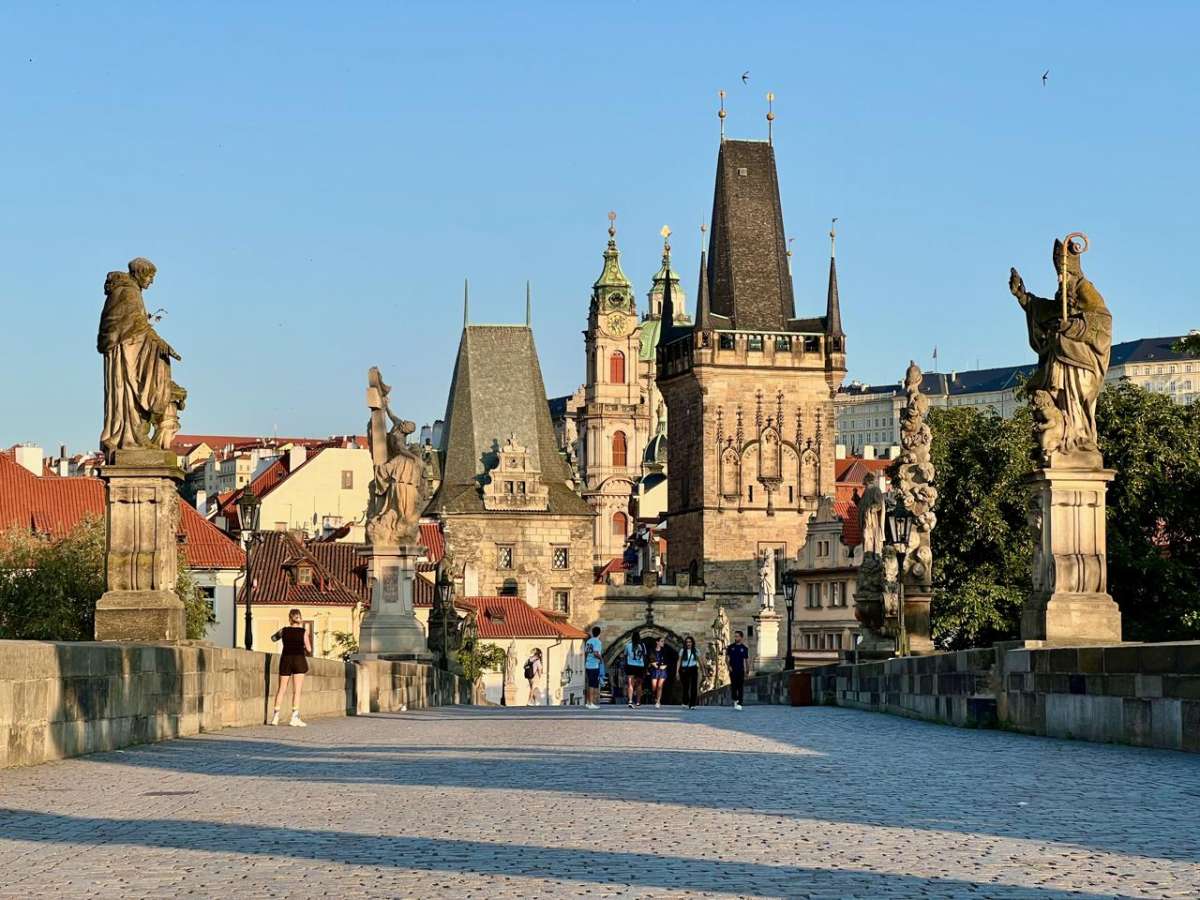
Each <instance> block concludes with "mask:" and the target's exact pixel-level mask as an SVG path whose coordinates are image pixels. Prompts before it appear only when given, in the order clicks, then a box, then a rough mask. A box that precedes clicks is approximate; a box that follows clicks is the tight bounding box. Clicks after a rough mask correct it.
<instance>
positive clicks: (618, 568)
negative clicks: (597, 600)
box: [595, 556, 625, 584]
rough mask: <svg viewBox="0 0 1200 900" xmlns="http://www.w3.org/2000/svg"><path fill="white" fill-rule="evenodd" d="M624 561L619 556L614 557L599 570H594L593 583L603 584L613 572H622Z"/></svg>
mask: <svg viewBox="0 0 1200 900" xmlns="http://www.w3.org/2000/svg"><path fill="white" fill-rule="evenodd" d="M624 571H625V560H624V559H623V558H622V557H620V556H614V557H613V558H612V559H610V560H609V561H608V562H606V563H605V564H604V565H602V566H601V567H600V568H599V569H597V570H596V576H595V583H596V584H604V583H605V581H606V580H607V579H608V576H609V575H611V574H612V573H613V572H624Z"/></svg>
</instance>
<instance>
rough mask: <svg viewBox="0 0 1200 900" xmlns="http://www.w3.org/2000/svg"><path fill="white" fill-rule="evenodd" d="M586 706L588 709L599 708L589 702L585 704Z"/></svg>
mask: <svg viewBox="0 0 1200 900" xmlns="http://www.w3.org/2000/svg"><path fill="white" fill-rule="evenodd" d="M587 708H588V709H599V708H600V707H599V706H597V705H596V704H595V703H589V704H588V705H587Z"/></svg>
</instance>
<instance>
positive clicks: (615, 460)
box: [612, 431, 625, 468]
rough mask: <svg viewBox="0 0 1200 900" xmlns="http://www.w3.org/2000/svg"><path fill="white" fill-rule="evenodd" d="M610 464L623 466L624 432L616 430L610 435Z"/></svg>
mask: <svg viewBox="0 0 1200 900" xmlns="http://www.w3.org/2000/svg"><path fill="white" fill-rule="evenodd" d="M612 464H613V466H614V467H617V468H624V466H625V432H623V431H618V432H617V433H616V434H614V435H613V437H612Z"/></svg>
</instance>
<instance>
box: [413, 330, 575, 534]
mask: <svg viewBox="0 0 1200 900" xmlns="http://www.w3.org/2000/svg"><path fill="white" fill-rule="evenodd" d="M445 421H446V424H445V427H444V428H443V429H442V445H441V447H440V448H439V449H440V450H441V453H442V461H443V469H442V482H441V485H440V486H439V487H438V490H437V493H436V494H434V496H433V498H432V499H431V500H430V501H429V505H428V507H427V511H428V513H429V514H430V515H436V514H438V513H440V512H441V511H442V510H443V509H444V510H445V511H446V512H482V511H483V497H482V494H481V488H482V486H483V483H484V478H485V475H486V473H487V472H489V471H490V470H491V469H492V468H493V467H494V466H495V465H496V462H497V451H498V449H499V448H500V447H501V446H503V444H504V441H505V439H506V438H508V437H509V436H510V435H515V436H516V440H517V443H519V444H522V445H524V446H525V447H527V448H528V449H529V455H530V458H531V460H532V462H533V463H534V464H535V465H537V466H538V467H539V468H540V469H541V473H542V474H541V477H542V483H543V484H545V485H547V486H548V487H549V488H550V508H549V510H548V512H549V513H551V514H554V513H558V514H568V515H572V514H577V515H591V509H590V507H589V506H588V505H587V503H585V502H584V501H583V499H582V498H581V497H580V496H579V495H578V494H576V493H575V492H574V491H573V490H572V489H571V488H569V487H568V486H567V482H568V481H569V480H570V478H571V473H570V472H569V471H568V469H567V465H566V463H565V462H564V461H563V458H562V456H561V455H560V454H559V452H558V441H557V438H556V437H555V434H554V424H553V423H552V422H551V421H550V408H549V405H548V404H547V401H546V387H545V385H544V383H543V381H542V370H541V366H540V365H539V364H538V357H537V348H536V347H535V346H534V343H533V331H532V330H531V329H530V328H528V327H527V326H524V325H468V326H467V327H466V328H464V329H463V333H462V339H461V340H460V341H459V345H458V359H457V361H456V362H455V364H454V378H453V380H452V381H451V383H450V396H449V398H448V400H447V401H446V417H445ZM509 514H511V513H509ZM520 515H537V513H520Z"/></svg>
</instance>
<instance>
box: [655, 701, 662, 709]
mask: <svg viewBox="0 0 1200 900" xmlns="http://www.w3.org/2000/svg"><path fill="white" fill-rule="evenodd" d="M654 708H655V709H662V703H660V702H659V701H657V700H655V701H654Z"/></svg>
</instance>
